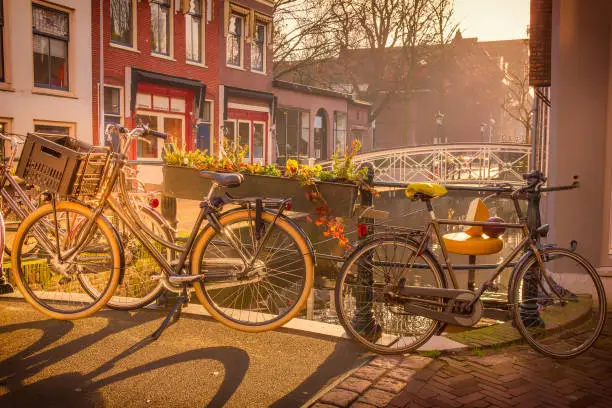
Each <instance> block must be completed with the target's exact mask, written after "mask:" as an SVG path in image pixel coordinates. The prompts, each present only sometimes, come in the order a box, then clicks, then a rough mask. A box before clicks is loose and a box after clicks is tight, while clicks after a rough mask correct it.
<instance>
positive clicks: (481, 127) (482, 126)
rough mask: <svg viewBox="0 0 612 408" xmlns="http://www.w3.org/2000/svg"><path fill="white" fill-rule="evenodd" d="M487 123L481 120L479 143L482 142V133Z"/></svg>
mask: <svg viewBox="0 0 612 408" xmlns="http://www.w3.org/2000/svg"><path fill="white" fill-rule="evenodd" d="M487 126H488V125H487V124H486V123H485V122H482V123H481V124H480V143H484V133H485V130H486V129H487Z"/></svg>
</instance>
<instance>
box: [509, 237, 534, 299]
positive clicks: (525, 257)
mask: <svg viewBox="0 0 612 408" xmlns="http://www.w3.org/2000/svg"><path fill="white" fill-rule="evenodd" d="M532 256H535V255H534V253H533V251H532V250H531V249H530V250H529V251H527V252H525V253H524V254H523V256H521V257H520V259H519V260H518V262H517V263H516V265H514V268H513V269H512V273H511V274H510V280H509V282H510V284H509V285H508V301H510V294H511V293H513V292H514V281H515V278H516V275H517V273H518V272H519V271H520V270H521V269H523V268H524V267H525V265H526V264H527V262H528V261H529V258H531V257H532Z"/></svg>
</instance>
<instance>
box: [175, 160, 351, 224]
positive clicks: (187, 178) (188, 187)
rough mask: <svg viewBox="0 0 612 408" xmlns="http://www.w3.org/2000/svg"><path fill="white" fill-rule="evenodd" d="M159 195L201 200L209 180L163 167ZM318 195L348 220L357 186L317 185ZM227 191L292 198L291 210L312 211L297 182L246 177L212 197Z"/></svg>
mask: <svg viewBox="0 0 612 408" xmlns="http://www.w3.org/2000/svg"><path fill="white" fill-rule="evenodd" d="M163 176H164V182H163V193H164V194H165V195H166V196H169V197H175V198H183V199H187V200H203V199H204V197H206V195H207V194H208V191H209V190H210V187H211V184H212V183H211V181H210V180H207V179H204V178H202V177H200V174H199V171H198V170H196V169H193V168H189V167H178V166H163ZM317 187H318V189H319V192H320V193H321V195H322V196H323V198H325V200H326V201H327V204H328V206H329V207H330V208H331V210H332V214H333V215H334V216H336V217H350V216H351V215H352V212H353V206H354V205H355V200H356V199H357V186H355V185H353V184H344V183H331V182H326V181H319V182H317ZM226 192H229V193H230V194H231V195H232V196H234V197H269V198H292V199H293V201H292V207H291V210H292V211H300V212H313V211H314V205H313V203H312V202H310V201H309V200H308V199H307V198H306V193H307V192H308V187H304V186H301V185H300V183H299V181H298V180H294V179H288V178H284V177H273V176H261V175H247V176H245V181H244V182H243V183H242V184H241V185H240V187H236V188H219V189H218V190H217V192H216V193H215V194H217V195H222V194H224V193H226Z"/></svg>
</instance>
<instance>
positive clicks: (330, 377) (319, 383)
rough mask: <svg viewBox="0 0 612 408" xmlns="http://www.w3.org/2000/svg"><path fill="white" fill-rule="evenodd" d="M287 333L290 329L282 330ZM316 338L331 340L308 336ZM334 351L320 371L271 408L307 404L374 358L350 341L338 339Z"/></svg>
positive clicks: (318, 336) (321, 336)
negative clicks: (332, 384)
mask: <svg viewBox="0 0 612 408" xmlns="http://www.w3.org/2000/svg"><path fill="white" fill-rule="evenodd" d="M280 330H281V331H287V332H289V330H288V329H280ZM303 335H306V334H303ZM308 335H309V336H311V337H315V338H324V339H329V337H327V336H325V335H317V334H308ZM334 340H335V341H336V346H335V347H334V351H333V352H332V353H331V354H330V355H329V356H328V357H327V358H326V359H325V360H324V361H323V362H322V363H321V365H319V367H318V369H317V370H316V371H315V372H313V373H312V374H311V375H310V376H309V377H308V378H306V379H305V380H304V381H302V383H301V384H300V385H298V386H297V387H296V388H295V389H294V390H293V391H291V392H290V393H288V394H286V395H285V396H284V397H283V398H281V399H279V400H278V401H276V402H275V403H273V404H271V405H270V407H274V408H283V407H296V406H301V405H303V404H304V403H306V402H307V401H308V400H309V399H311V398H312V397H314V395H315V394H316V393H317V392H319V391H320V390H321V389H322V388H324V387H326V386H327V385H329V384H330V383H332V382H333V381H334V380H336V379H338V378H340V377H341V376H343V375H345V374H346V373H347V372H349V371H352V370H353V369H355V368H357V367H360V366H362V365H363V364H364V363H365V362H367V361H369V360H370V359H372V358H373V357H374V355H373V354H372V353H370V352H369V351H367V350H366V349H364V348H363V347H361V346H360V345H358V344H356V343H355V342H353V341H352V340H350V339H337V338H334Z"/></svg>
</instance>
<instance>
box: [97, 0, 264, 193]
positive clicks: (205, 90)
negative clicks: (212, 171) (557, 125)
mask: <svg viewBox="0 0 612 408" xmlns="http://www.w3.org/2000/svg"><path fill="white" fill-rule="evenodd" d="M91 4H92V14H91V23H92V24H91V25H92V33H93V38H92V43H93V52H92V60H91V62H92V65H93V81H92V91H93V104H92V112H93V124H94V129H95V130H94V141H99V140H100V134H101V132H102V130H103V124H104V123H110V122H117V123H122V124H124V125H125V126H127V127H133V126H135V125H136V124H137V123H139V122H142V123H146V124H148V125H149V126H150V127H151V128H154V129H156V130H159V131H163V132H166V133H168V134H170V136H171V139H172V141H173V142H174V143H175V144H176V145H177V146H179V147H182V148H185V149H194V148H196V147H197V148H200V149H207V150H208V151H209V152H211V153H213V154H218V153H219V151H220V149H221V148H222V143H221V138H220V137H219V136H220V135H222V134H225V135H226V136H227V137H228V138H234V139H235V140H236V141H237V142H239V143H240V144H248V145H249V146H250V149H249V151H250V159H251V160H254V161H261V162H263V161H269V158H270V155H269V150H270V149H271V147H270V146H271V143H270V142H269V141H268V138H269V134H270V132H269V127H270V117H271V109H272V106H273V104H272V101H273V97H272V94H271V93H270V90H271V77H270V76H269V74H268V73H269V72H271V67H272V60H271V53H270V52H269V51H268V47H269V41H270V38H271V30H272V17H271V13H272V3H271V2H268V1H265V0H258V1H255V0H243V1H242V2H241V3H235V2H229V1H221V0H219V1H212V0H151V1H139V0H104V1H102V4H103V10H102V22H101V21H100V2H99V1H96V0H92V3H91ZM101 27H102V28H101ZM100 39H102V41H101V42H100ZM102 72H103V73H102ZM102 76H103V77H104V80H103V81H101V80H100V78H101V77H102ZM101 83H102V84H103V85H101ZM100 117H104V120H103V121H100V120H99V118H100ZM133 158H136V159H147V160H160V159H161V144H160V142H159V141H158V140H155V139H153V138H152V139H151V140H150V144H148V143H145V142H138V143H137V145H136V146H135V149H134V157H133ZM147 171H148V172H149V173H150V174H149V175H147V174H144V178H145V181H151V182H153V181H154V179H158V178H159V174H157V173H159V172H158V171H153V170H147ZM153 173H154V174H153ZM147 179H148V180H147Z"/></svg>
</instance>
